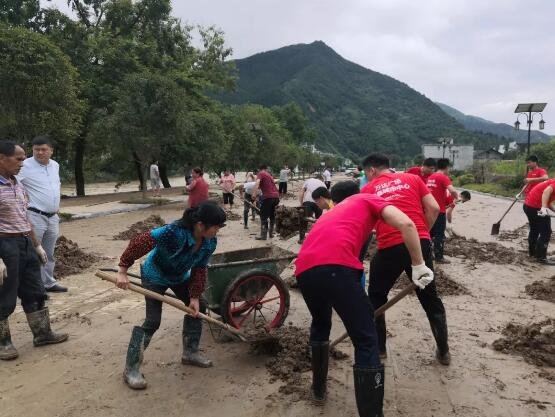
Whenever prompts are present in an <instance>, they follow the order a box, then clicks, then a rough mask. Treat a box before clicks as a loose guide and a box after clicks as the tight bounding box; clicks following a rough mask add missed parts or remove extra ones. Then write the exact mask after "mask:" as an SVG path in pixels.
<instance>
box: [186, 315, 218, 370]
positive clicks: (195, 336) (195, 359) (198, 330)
mask: <svg viewBox="0 0 555 417" xmlns="http://www.w3.org/2000/svg"><path fill="white" fill-rule="evenodd" d="M201 336H202V320H201V319H197V318H194V317H191V316H185V317H184V318H183V356H182V357H181V363H183V364H185V365H193V366H198V367H200V368H210V367H211V366H212V361H211V360H210V359H207V358H205V357H204V356H202V355H201V354H200V353H199V349H198V346H199V344H200V337H201Z"/></svg>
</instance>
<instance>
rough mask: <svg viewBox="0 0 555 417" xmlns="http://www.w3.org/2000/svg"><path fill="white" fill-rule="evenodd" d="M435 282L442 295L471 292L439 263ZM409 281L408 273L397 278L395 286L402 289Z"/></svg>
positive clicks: (435, 271)
mask: <svg viewBox="0 0 555 417" xmlns="http://www.w3.org/2000/svg"><path fill="white" fill-rule="evenodd" d="M434 282H435V284H436V289H437V292H438V294H439V295H440V296H451V295H469V294H471V293H470V291H469V290H468V288H466V287H465V286H464V285H462V284H459V283H458V282H456V281H454V280H452V279H451V278H450V277H449V275H448V274H447V273H446V272H445V271H444V270H443V269H441V268H439V267H438V266H437V265H436V266H435V267H434ZM409 283H410V278H408V279H407V275H406V274H403V275H402V276H401V277H400V278H399V279H397V281H396V282H395V285H394V286H393V288H394V289H397V290H402V289H403V288H405V287H406V286H407V285H408V284H409ZM412 294H414V293H412Z"/></svg>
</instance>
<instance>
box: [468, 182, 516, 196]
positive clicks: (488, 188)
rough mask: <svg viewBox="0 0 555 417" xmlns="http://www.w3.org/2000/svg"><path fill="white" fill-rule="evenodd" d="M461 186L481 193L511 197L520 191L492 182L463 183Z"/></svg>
mask: <svg viewBox="0 0 555 417" xmlns="http://www.w3.org/2000/svg"><path fill="white" fill-rule="evenodd" d="M463 188H466V189H469V190H473V191H480V192H482V193H487V194H495V195H502V196H505V197H513V198H514V197H515V196H516V195H517V194H518V193H519V192H520V189H512V188H506V187H504V186H503V185H502V184H492V183H486V184H465V185H464V187H463Z"/></svg>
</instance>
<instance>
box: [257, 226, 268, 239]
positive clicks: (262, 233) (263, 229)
mask: <svg viewBox="0 0 555 417" xmlns="http://www.w3.org/2000/svg"><path fill="white" fill-rule="evenodd" d="M255 239H256V240H267V239H268V226H267V225H266V224H262V225H261V226H260V236H256V238H255Z"/></svg>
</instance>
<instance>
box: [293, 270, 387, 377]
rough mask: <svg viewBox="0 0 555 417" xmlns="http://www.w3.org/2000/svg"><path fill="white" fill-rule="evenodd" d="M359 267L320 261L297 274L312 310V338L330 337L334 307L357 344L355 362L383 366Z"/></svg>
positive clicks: (365, 366) (367, 365) (370, 307)
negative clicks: (326, 263)
mask: <svg viewBox="0 0 555 417" xmlns="http://www.w3.org/2000/svg"><path fill="white" fill-rule="evenodd" d="M360 274H361V270H360V269H353V268H348V267H345V266H340V265H321V266H317V267H314V268H311V269H309V270H307V271H305V272H303V273H302V274H301V275H299V277H298V282H299V288H300V289H301V293H302V295H303V298H304V301H305V303H306V305H307V307H308V309H309V310H310V314H311V316H312V324H311V326H310V340H311V341H313V342H326V341H328V340H329V337H330V330H331V316H332V308H333V309H334V310H335V311H336V312H337V314H338V315H339V317H340V318H341V320H342V321H343V324H344V325H345V328H346V329H347V332H348V333H349V337H350V338H351V340H352V342H353V346H354V347H355V366H358V367H360V368H377V367H379V366H381V363H380V357H379V352H378V344H377V343H378V341H377V336H376V329H375V328H374V321H373V320H372V317H373V316H374V311H373V310H372V305H371V304H370V300H369V299H368V296H367V295H366V293H365V292H364V288H363V287H362V286H361V285H360Z"/></svg>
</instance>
